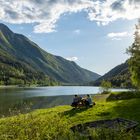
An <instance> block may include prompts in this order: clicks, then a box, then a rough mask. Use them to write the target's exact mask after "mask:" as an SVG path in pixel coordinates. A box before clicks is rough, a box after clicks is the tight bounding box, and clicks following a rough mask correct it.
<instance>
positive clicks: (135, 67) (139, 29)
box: [128, 20, 140, 89]
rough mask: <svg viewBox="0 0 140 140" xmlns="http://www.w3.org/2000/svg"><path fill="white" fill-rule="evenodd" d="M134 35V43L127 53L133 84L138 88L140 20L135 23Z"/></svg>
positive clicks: (139, 80) (139, 86) (139, 75)
mask: <svg viewBox="0 0 140 140" xmlns="http://www.w3.org/2000/svg"><path fill="white" fill-rule="evenodd" d="M134 36H135V38H134V43H133V44H132V46H131V47H129V49H128V53H129V54H130V56H131V58H130V59H129V68H130V72H131V80H132V83H133V85H134V86H135V87H137V88H138V89H140V20H139V22H138V24H137V25H136V31H135V34H134Z"/></svg>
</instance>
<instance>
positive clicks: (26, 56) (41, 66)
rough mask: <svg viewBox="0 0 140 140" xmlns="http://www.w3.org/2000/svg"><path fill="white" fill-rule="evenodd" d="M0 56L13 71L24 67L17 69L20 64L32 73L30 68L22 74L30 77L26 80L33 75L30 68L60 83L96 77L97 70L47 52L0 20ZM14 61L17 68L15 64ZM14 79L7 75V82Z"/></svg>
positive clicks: (82, 81) (20, 72) (32, 77)
mask: <svg viewBox="0 0 140 140" xmlns="http://www.w3.org/2000/svg"><path fill="white" fill-rule="evenodd" d="M0 57H1V58H0V62H1V63H3V64H6V65H8V66H9V65H10V67H14V68H15V69H14V70H13V69H12V72H15V71H16V75H17V74H22V71H23V68H22V69H20V67H22V66H23V67H24V66H25V68H28V70H30V71H31V75H30V71H28V74H27V76H25V77H26V78H28V77H29V79H28V81H29V80H31V82H34V80H33V79H36V77H35V76H34V75H35V74H33V75H32V73H33V71H34V72H37V74H38V75H39V76H40V74H39V73H40V72H41V73H42V74H41V75H42V76H44V75H45V76H44V77H46V75H47V77H51V78H52V79H54V83H55V81H59V82H61V83H72V84H75V83H79V84H81V83H85V82H89V81H92V80H96V79H97V78H98V77H99V75H98V74H96V73H93V72H91V71H88V70H85V69H83V68H81V67H80V66H78V65H77V64H76V63H75V62H72V61H68V60H66V59H64V58H62V57H60V56H55V55H52V54H50V53H47V52H46V51H44V50H43V49H41V48H40V47H39V46H38V45H37V44H35V43H34V42H32V41H31V40H29V39H28V38H27V37H25V36H23V35H20V34H16V33H13V32H12V31H11V30H10V29H9V28H8V27H7V26H5V25H3V24H0ZM17 61H18V68H17V67H16V66H15V65H16V64H17ZM20 64H21V65H22V66H20ZM8 68H9V67H8ZM8 68H7V71H8V72H9V73H10V70H11V69H10V70H9V69H8ZM12 72H11V73H12ZM11 73H10V74H11ZM43 74H44V75H43ZM28 75H29V76H28ZM7 77H8V76H7ZM34 77H35V78H34ZM30 78H31V79H30ZM16 79H17V78H16ZM13 80H14V79H10V83H12V82H13ZM28 81H27V82H28ZM41 81H44V80H43V79H41V78H40V81H39V82H41ZM50 81H51V82H50V84H52V85H53V84H54V83H52V80H51V79H50ZM20 82H23V81H20ZM29 83H30V82H29ZM43 83H44V82H43ZM47 84H48V83H47Z"/></svg>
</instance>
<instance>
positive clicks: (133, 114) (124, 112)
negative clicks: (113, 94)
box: [113, 99, 140, 136]
mask: <svg viewBox="0 0 140 140" xmlns="http://www.w3.org/2000/svg"><path fill="white" fill-rule="evenodd" d="M139 105H140V99H129V100H122V101H117V102H116V106H114V107H113V116H117V117H120V118H124V119H129V120H133V121H136V122H138V123H139V125H138V127H137V128H136V132H137V133H138V135H139V136H140V107H139Z"/></svg>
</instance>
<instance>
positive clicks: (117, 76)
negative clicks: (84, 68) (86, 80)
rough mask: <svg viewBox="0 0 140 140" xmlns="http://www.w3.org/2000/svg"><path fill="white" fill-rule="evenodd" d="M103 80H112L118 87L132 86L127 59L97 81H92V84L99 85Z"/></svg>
mask: <svg viewBox="0 0 140 140" xmlns="http://www.w3.org/2000/svg"><path fill="white" fill-rule="evenodd" d="M102 80H107V81H110V82H111V83H112V85H113V86H116V87H130V86H131V81H130V72H129V70H128V63H127V61H126V62H125V63H123V64H121V65H118V66H116V67H115V68H113V69H112V70H110V71H109V72H108V73H106V74H105V75H103V76H102V77H100V78H99V79H97V80H96V81H94V82H90V85H95V86H99V85H100V84H101V82H102Z"/></svg>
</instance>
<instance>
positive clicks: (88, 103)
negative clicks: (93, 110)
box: [86, 94, 93, 107]
mask: <svg viewBox="0 0 140 140" xmlns="http://www.w3.org/2000/svg"><path fill="white" fill-rule="evenodd" d="M86 106H87V107H92V106H93V102H92V99H91V97H90V95H89V94H87V98H86Z"/></svg>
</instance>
